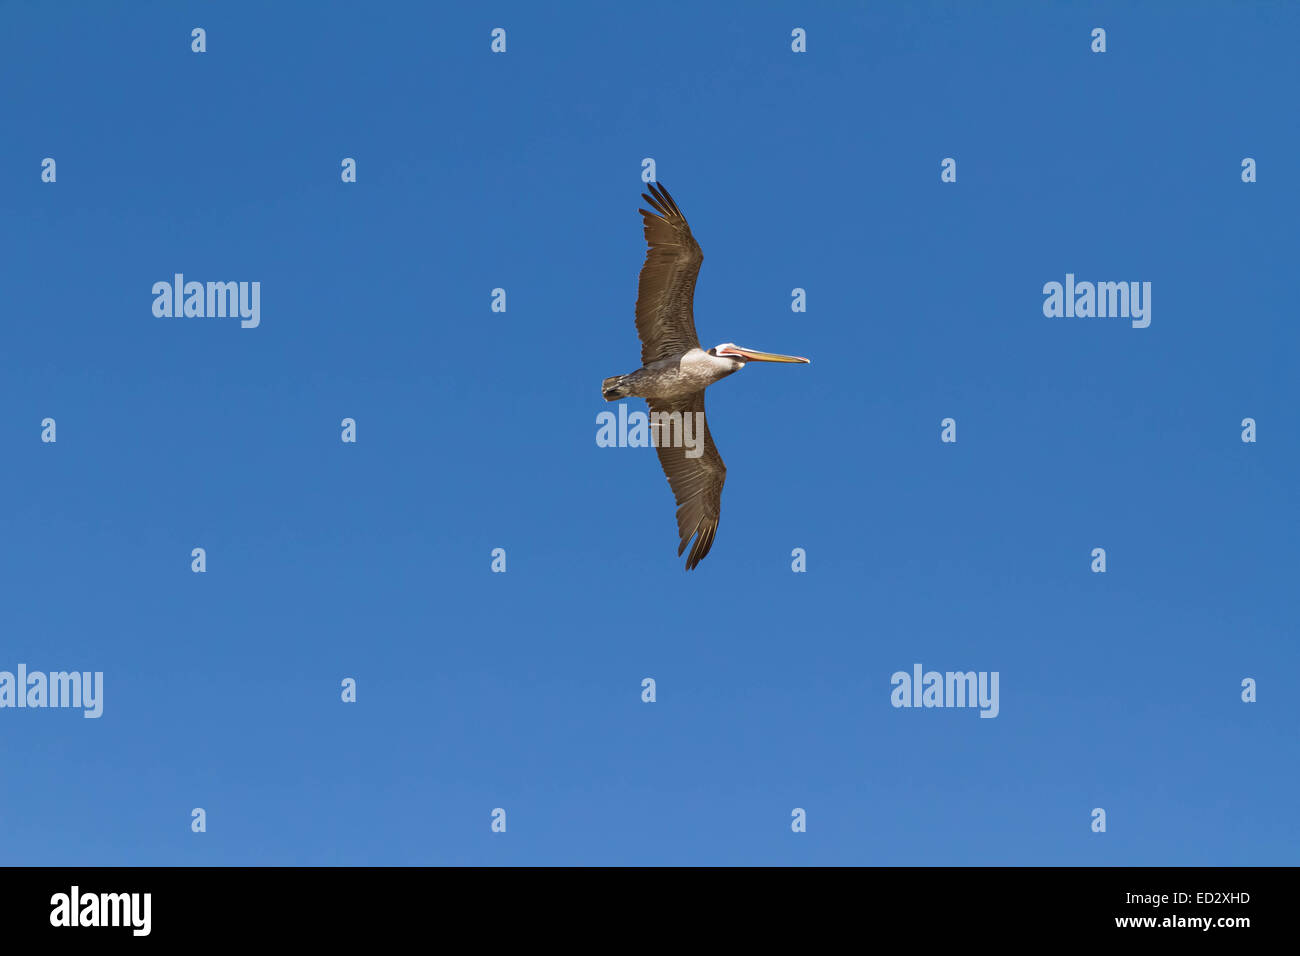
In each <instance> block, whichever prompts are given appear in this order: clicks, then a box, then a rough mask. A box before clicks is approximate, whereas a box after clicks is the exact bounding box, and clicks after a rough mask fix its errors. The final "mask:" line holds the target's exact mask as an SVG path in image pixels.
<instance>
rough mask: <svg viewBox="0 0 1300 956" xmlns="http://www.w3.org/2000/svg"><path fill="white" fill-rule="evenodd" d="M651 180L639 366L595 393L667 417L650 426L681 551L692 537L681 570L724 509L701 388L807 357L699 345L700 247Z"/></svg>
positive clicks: (689, 566) (702, 547) (694, 561)
mask: <svg viewBox="0 0 1300 956" xmlns="http://www.w3.org/2000/svg"><path fill="white" fill-rule="evenodd" d="M649 187H650V195H648V196H647V195H646V194H645V193H642V194H641V198H642V199H644V200H645V201H646V202H647V203H648V204H649V205H650V207H651V209H653V210H654V211H653V212H650V211H648V210H645V209H641V210H639V212H640V213H641V218H642V220H643V221H644V222H645V241H646V245H647V246H648V247H649V248H648V249H647V250H646V257H645V265H643V266H642V267H641V281H640V285H639V287H638V289H637V297H636V334H637V336H638V337H639V338H640V339H641V368H639V369H637V370H636V371H635V372H632V373H630V374H628V375H615V376H613V377H612V378H607V379H605V380H604V382H602V383H601V394H602V395H603V396H604V398H605V401H607V402H613V401H617V400H618V399H620V398H628V397H630V396H634V397H639V398H644V399H645V400H646V402H647V403H648V404H649V406H650V416H651V421H652V423H653V422H658V423H659V424H660V426H661V427H662V426H663V423H665V422H667V423H669V424H668V429H667V433H665V432H655V433H654V444H655V451H656V452H657V453H658V455H659V464H660V465H661V466H662V467H663V470H664V474H665V475H666V476H667V478H668V484H669V486H670V487H671V488H672V490H673V497H674V498H676V499H677V533H678V535H679V536H680V537H681V545H680V546H679V547H678V548H677V556H678V557H679V558H680V557H681V556H682V553H683V552H684V551H685V550H686V546H687V545H688V544H690V542H691V539H692V538H694V539H695V543H694V545H693V546H692V547H691V553H690V555H688V556H687V558H686V570H687V571H691V570H693V569H694V568H695V566H696V565H698V564H699V563H700V562H701V561H702V560H704V556H705V555H707V554H708V553H709V549H710V548H711V547H713V538H714V536H715V535H716V534H717V533H718V517H719V515H720V514H721V513H722V485H723V483H724V482H725V481H726V480H727V466H726V465H724V464H723V463H722V456H721V455H719V454H718V448H717V446H716V445H714V444H713V436H712V435H711V434H709V426H708V421H707V420H706V419H705V417H704V390H705V389H706V388H708V387H709V386H710V385H712V384H713V383H714V382H717V381H720V380H721V379H724V378H726V377H727V376H728V375H731V374H732V373H733V372H739V371H740V370H741V369H742V368H744V367H745V364H746V363H747V362H801V363H804V364H807V362H808V359H806V358H799V357H798V356H796V355H777V354H774V353H772V352H759V351H757V350H755V349H743V348H741V347H740V346H738V345H736V344H735V343H734V342H723V343H722V344H721V345H715V346H714V347H713V348H711V349H709V350H708V351H705V350H704V349H702V348H700V340H699V338H698V337H697V336H696V334H695V312H694V309H693V308H692V300H693V299H694V297H695V278H696V276H698V275H699V274H700V263H701V262H703V261H704V254H703V253H702V252H701V251H700V244H699V243H698V242H696V241H695V237H694V236H692V235H691V227H690V225H689V224H688V223H687V222H686V217H685V216H684V215H682V211H681V210H680V209H679V208H677V203H676V202H674V201H673V197H672V196H671V195H669V193H668V190H667V189H665V188H664V187H663V186H661V185H659V184H657V183H650V184H649ZM674 416H675V417H674ZM679 421H681V422H682V423H683V424H681V425H678V436H677V437H678V438H681V437H683V435H684V436H685V438H686V440H687V441H686V445H685V446H684V445H683V443H682V442H680V441H678V442H674V441H673V440H672V439H671V437H670V433H671V429H672V426H673V425H677V423H678V422H679ZM692 422H695V423H699V425H700V426H702V427H701V428H699V431H702V432H703V434H704V441H703V448H702V449H701V448H700V447H699V440H698V432H697V435H696V440H695V442H694V445H695V447H694V450H693V453H692V448H691V447H690V440H689V439H690V430H691V425H692Z"/></svg>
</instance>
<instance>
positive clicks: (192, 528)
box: [0, 2, 1300, 865]
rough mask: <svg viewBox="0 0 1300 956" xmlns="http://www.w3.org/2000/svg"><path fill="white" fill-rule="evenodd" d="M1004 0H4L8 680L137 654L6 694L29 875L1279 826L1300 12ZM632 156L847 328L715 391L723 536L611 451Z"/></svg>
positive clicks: (632, 245)
mask: <svg viewBox="0 0 1300 956" xmlns="http://www.w3.org/2000/svg"><path fill="white" fill-rule="evenodd" d="M994 6H995V9H994V10H987V9H983V5H980V8H978V9H977V8H976V5H974V4H964V3H961V4H956V3H955V4H944V5H929V4H919V3H908V4H906V5H904V4H885V3H878V4H853V5H850V4H847V3H843V4H821V5H810V4H808V3H803V2H801V3H798V4H793V3H791V4H764V5H752V6H751V5H745V6H744V7H743V8H742V7H739V6H728V7H725V8H724V7H723V6H722V5H714V4H699V3H661V4H658V5H656V6H654V7H653V8H647V7H645V6H643V5H627V4H619V5H608V4H595V3H593V4H589V5H581V6H578V5H574V4H558V5H552V4H547V5H540V6H539V5H538V4H535V3H518V4H508V3H499V4H493V5H490V6H489V7H482V6H481V5H471V4H460V5H448V4H437V5H434V4H424V3H410V4H374V5H366V4H353V3H348V4H324V5H313V6H312V7H311V9H310V10H309V11H307V10H303V9H293V10H291V9H290V5H288V4H265V3H260V2H259V3H221V4H210V3H163V2H157V3H119V4H99V3H95V4H91V3H85V4H57V5H56V4H44V3H9V4H6V5H5V6H4V7H3V8H0V89H2V90H3V94H4V95H3V97H2V98H0V129H2V130H3V134H2V136H0V184H2V185H0V253H2V254H3V262H4V267H3V288H4V293H5V308H4V315H5V320H4V328H3V339H2V342H3V346H2V347H0V412H2V414H0V443H2V444H3V447H4V449H5V451H6V456H5V460H4V467H3V469H0V490H2V492H3V500H4V505H3V508H2V509H0V542H3V544H2V546H0V608H2V611H0V613H2V615H3V617H2V620H0V624H2V626H0V669H5V670H13V669H14V668H16V666H17V665H18V664H19V663H23V664H26V665H27V667H28V668H29V669H31V670H42V671H52V670H62V669H76V670H91V671H103V672H104V683H105V689H104V694H105V701H104V714H103V716H102V717H101V718H100V719H98V720H87V719H83V718H82V717H81V715H80V713H79V712H76V711H68V710H50V709H47V710H0V744H2V748H3V758H4V780H5V783H4V786H3V787H2V788H0V824H2V825H3V829H4V832H5V839H4V851H3V854H2V856H3V861H4V862H5V863H13V864H181V865H185V864H313V865H314V864H471V865H478V864H523V865H532V864H550V863H557V864H665V863H666V864H760V863H775V864H876V863H879V864H981V863H992V864H1097V865H1111V864H1255V863H1272V864H1294V863H1296V862H1297V837H1298V834H1297V829H1298V827H1297V823H1296V813H1295V808H1296V805H1297V799H1298V797H1300V793H1298V792H1297V791H1298V789H1300V787H1298V782H1300V778H1298V773H1297V737H1296V727H1297V722H1298V720H1297V719H1298V718H1300V709H1298V707H1297V690H1298V689H1300V688H1298V687H1297V682H1298V679H1300V678H1298V675H1300V655H1298V654H1297V649H1296V648H1297V617H1298V614H1297V612H1298V611H1300V598H1298V595H1300V588H1297V579H1298V578H1300V543H1298V542H1297V534H1296V531H1297V526H1298V522H1300V507H1298V505H1297V491H1296V481H1295V475H1296V471H1297V467H1298V466H1300V385H1298V384H1297V378H1296V374H1295V369H1296V363H1297V356H1298V355H1300V331H1297V329H1298V326H1297V317H1296V314H1295V301H1296V297H1295V291H1294V282H1295V278H1294V273H1295V269H1294V259H1295V249H1296V246H1295V223H1296V222H1297V220H1298V219H1300V208H1297V206H1298V203H1297V191H1296V187H1295V183H1296V179H1295V169H1294V164H1295V162H1296V157H1297V156H1300V138H1298V136H1297V132H1296V124H1295V122H1294V115H1293V113H1294V109H1293V106H1294V103H1293V100H1294V94H1295V91H1296V89H1297V88H1300V67H1298V66H1297V61H1296V58H1295V48H1296V43H1297V37H1298V36H1300V8H1297V7H1296V6H1295V5H1293V4H1268V5H1259V6H1258V7H1257V8H1252V7H1248V6H1246V5H1229V4H1226V3H1224V4H1197V5H1185V4H1173V3H1168V4H1154V3H1148V4H1143V5H1140V6H1139V7H1138V8H1137V9H1133V7H1134V5H1133V4H1129V3H1111V4H1106V3H1089V4H1077V5H1070V6H1067V5H1062V4H1039V3H1023V4H1014V5H1013V4H1009V3H1008V4H997V5H994ZM1098 26H1100V27H1104V28H1105V29H1106V30H1107V46H1108V51H1107V52H1106V53H1105V54H1094V53H1092V52H1091V51H1090V49H1089V47H1090V32H1091V30H1092V29H1093V28H1094V27H1098ZM194 27H203V28H205V29H206V31H207V47H208V49H207V52H206V53H203V54H195V53H192V52H191V50H190V31H191V29H192V28H194ZM494 27H503V28H505V29H506V30H507V52H506V53H505V54H504V55H493V54H492V53H491V52H490V50H489V44H490V36H489V34H490V31H491V30H492V28H494ZM795 27H802V28H804V29H806V30H807V31H808V52H807V53H805V54H795V53H792V52H791V50H790V31H791V30H792V29H793V28H795ZM1247 156H1249V157H1253V158H1255V159H1256V160H1257V162H1258V177H1259V181H1258V182H1257V183H1254V184H1244V183H1242V182H1241V177H1240V164H1241V160H1242V158H1243V157H1247ZM45 157H52V158H54V159H55V160H56V162H57V182H55V183H54V184H47V183H42V182H41V181H40V163H41V160H42V159H43V158H45ZM343 157H354V158H355V159H356V160H357V164H358V182H357V183H355V184H344V183H342V182H340V175H339V174H340V161H341V160H342V158H343ZM645 157H653V158H654V159H655V160H656V163H657V173H658V178H659V179H660V180H661V181H662V182H664V183H665V184H666V185H667V186H668V187H669V188H670V189H671V190H672V192H673V194H674V196H675V197H676V199H677V200H678V202H679V203H680V204H681V206H682V208H683V209H684V210H685V212H686V214H687V216H688V217H689V218H690V221H691V223H692V226H693V228H694V231H695V235H696V237H697V238H698V240H699V241H700V243H701V244H702V246H703V248H704V252H705V263H704V267H703V270H702V272H701V275H700V281H699V287H698V292H697V295H696V317H697V324H698V327H699V331H700V337H701V339H702V340H704V342H705V343H706V345H712V344H714V343H717V342H723V341H734V342H738V343H740V344H741V345H747V346H753V347H756V348H759V349H766V350H774V351H783V352H792V353H796V354H799V355H806V356H809V357H811V358H812V364H811V365H809V366H798V367H793V366H750V367H748V368H746V369H745V370H744V371H743V372H741V373H740V374H739V375H736V376H734V377H732V378H730V379H728V380H727V381H725V382H723V383H721V384H719V385H717V386H716V387H714V388H713V389H711V390H710V392H709V416H710V424H711V427H712V430H713V433H714V436H715V438H716V439H717V442H718V445H719V447H720V450H721V452H722V455H723V457H724V458H725V460H726V463H727V465H728V468H729V480H728V483H727V487H726V491H725V494H724V497H723V510H722V524H721V528H720V530H719V534H718V539H717V542H716V544H715V545H714V548H713V552H712V554H710V556H709V557H708V558H707V559H706V560H705V561H704V563H703V564H702V565H701V566H700V568H699V569H698V570H696V571H694V572H691V573H690V574H687V573H685V572H684V571H683V569H682V563H683V562H682V561H681V560H680V559H678V558H677V557H676V556H675V551H676V544H677V541H676V532H675V527H674V522H673V503H672V500H671V498H670V495H669V491H668V488H667V486H666V483H665V481H664V478H663V476H662V474H661V472H660V470H659V467H658V464H657V462H656V460H655V457H654V453H653V452H652V451H650V450H648V449H628V448H624V449H608V448H598V447H597V446H596V443H595V434H596V415H597V414H598V413H599V412H600V411H602V410H604V409H605V408H607V407H609V406H606V405H605V403H603V402H602V401H601V399H600V394H599V385H600V380H601V379H602V378H604V377H605V376H608V375H614V374H618V373H623V372H627V371H631V370H632V369H633V368H635V367H636V365H637V359H638V355H639V352H638V345H637V341H636V338H635V332H634V328H633V302H634V298H635V292H636V281H637V273H638V270H639V268H640V266H641V262H642V258H643V254H644V250H643V241H642V236H641V227H640V219H639V216H638V215H637V211H636V210H637V207H638V206H639V205H643V203H642V202H641V200H640V198H639V193H640V192H641V189H642V184H641V181H640V170H641V160H642V159H643V158H645ZM944 157H953V158H955V159H956V160H957V163H958V181H957V182H956V183H955V184H945V183H941V182H940V179H939V172H940V161H941V160H942V159H943V158H944ZM176 272H182V273H184V274H185V275H186V276H187V278H190V279H197V280H200V281H208V280H213V281H216V280H221V281H226V280H244V281H259V282H260V283H261V290H262V292H261V325H260V327H259V328H257V329H241V328H240V327H239V324H238V322H237V321H234V320H229V319H165V318H155V317H154V315H153V314H152V310H151V305H152V301H153V297H152V294H151V291H150V290H151V287H152V285H153V283H155V282H157V281H160V280H170V279H171V277H172V275H173V274H174V273H176ZM1066 273H1074V274H1076V276H1078V277H1079V278H1080V279H1081V280H1082V279H1091V280H1106V281H1111V280H1114V281H1119V280H1123V281H1130V280H1131V281H1149V282H1151V283H1152V286H1153V294H1152V297H1153V302H1152V305H1153V313H1152V323H1151V326H1150V327H1149V328H1147V329H1141V330H1139V329H1133V328H1131V327H1130V326H1129V323H1128V322H1126V321H1123V320H1115V319H1092V320H1089V319H1049V318H1045V317H1044V315H1043V312H1042V304H1043V294H1042V287H1043V284H1044V283H1046V282H1050V281H1063V280H1064V277H1065V275H1066ZM496 287H503V288H505V289H506V290H507V309H508V311H507V312H505V313H504V314H501V313H494V312H492V311H491V310H490V302H491V290H492V289H493V288H496ZM795 287H801V288H805V289H806V290H807V296H808V300H807V301H808V311H807V312H806V313H804V314H795V313H793V312H792V311H791V309H790V294H791V290H792V289H793V288H795ZM633 405H634V406H639V405H640V403H639V402H634V403H633ZM46 417H52V418H54V419H55V420H56V421H57V438H58V440H57V443H55V444H45V443H42V442H41V440H40V422H41V420H42V419H44V418H46ZM345 417H351V418H354V419H355V420H356V422H357V426H358V441H357V443H356V444H355V445H349V444H344V443H342V442H341V441H340V437H339V435H340V427H339V425H340V421H341V420H342V419H343V418H345ZM945 417H953V418H955V419H956V421H957V427H958V441H957V443H956V444H943V443H941V442H940V440H939V438H940V434H939V433H940V428H939V423H940V421H941V420H942V419H943V418H945ZM1245 417H1252V418H1254V419H1256V421H1257V422H1258V436H1259V440H1258V442H1257V443H1255V444H1244V443H1243V442H1242V441H1241V440H1240V433H1241V425H1240V422H1241V420H1242V419H1243V418H1245ZM195 547H203V548H205V549H206V551H207V562H208V570H207V571H206V573H204V574H194V573H192V572H191V570H190V561H191V558H190V552H191V549H192V548H195ZM497 547H501V548H505V549H506V552H507V562H508V563H507V567H508V570H507V572H506V573H505V574H493V573H491V571H490V569H489V568H490V560H491V558H490V553H491V551H492V549H493V548H497ZM796 547H799V548H804V549H806V551H807V555H808V571H807V572H806V573H802V574H796V573H793V572H792V571H791V568H790V562H791V557H790V553H791V551H792V549H794V548H796ZM1096 547H1103V548H1105V549H1106V552H1107V567H1108V569H1107V572H1106V573H1105V574H1094V573H1091V572H1090V570H1089V564H1090V561H1091V558H1090V553H1091V551H1092V549H1093V548H1096ZM915 663H921V664H923V665H924V667H925V668H926V669H936V670H940V671H947V670H976V671H997V672H998V673H999V674H1000V714H999V716H998V717H997V718H996V719H992V720H989V719H979V717H978V716H977V712H976V711H974V710H969V709H966V710H960V709H929V710H926V709H920V710H907V709H895V708H893V707H891V706H890V691H891V686H890V675H891V674H893V673H894V672H895V671H898V670H906V671H910V670H911V668H912V666H913V664H915ZM344 677H353V678H355V679H356V680H357V682H358V698H359V699H358V701H357V703H355V704H344V703H342V702H341V701H340V699H339V698H340V686H339V685H340V681H341V680H342V679H343V678H344ZM643 677H653V678H654V679H655V680H656V681H657V695H658V700H657V701H656V702H655V703H653V704H646V703H643V702H642V701H641V697H640V694H641V680H642V678H643ZM1246 677H1251V678H1254V679H1255V680H1257V681H1258V688H1259V689H1258V695H1259V700H1258V702H1257V703H1254V704H1246V703H1243V702H1242V701H1241V700H1240V694H1241V686H1240V685H1241V681H1242V679H1243V678H1246ZM195 807H202V808H204V809H205V810H206V812H207V827H208V830H207V832H206V833H203V834H195V833H192V832H191V830H190V811H191V809H192V808H195ZM496 807H503V808H505V809H506V811H507V821H508V823H507V826H508V829H507V832H506V833H505V834H504V835H500V834H493V833H491V832H490V822H491V821H490V813H491V811H492V810H493V808H496ZM795 807H802V808H804V809H805V810H806V811H807V814H808V831H807V832H806V833H803V834H795V833H792V832H791V829H790V819H791V818H790V813H791V810H792V809H793V808H795ZM1094 807H1103V808H1105V810H1106V812H1107V814H1108V819H1107V832H1106V833H1105V834H1104V835H1099V834H1094V833H1092V832H1091V830H1090V822H1091V817H1090V812H1091V810H1092V809H1093V808H1094Z"/></svg>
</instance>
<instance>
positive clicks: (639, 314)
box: [636, 183, 704, 365]
mask: <svg viewBox="0 0 1300 956" xmlns="http://www.w3.org/2000/svg"><path fill="white" fill-rule="evenodd" d="M649 188H650V195H646V194H645V193H642V194H641V198H642V199H644V200H645V201H646V202H647V203H649V204H650V207H651V208H652V209H653V210H654V212H649V211H647V210H645V209H642V210H639V211H640V213H641V218H642V219H643V220H644V221H645V241H646V245H647V246H649V249H648V250H647V251H646V257H645V265H643V266H642V267H641V282H640V285H639V286H638V288H637V296H636V334H637V335H638V336H640V338H641V364H642V365H649V364H650V363H651V362H657V361H659V360H660V359H665V358H672V357H674V356H677V355H681V354H682V353H683V352H687V351H689V350H690V349H693V348H699V346H700V340H699V338H697V337H696V335H695V311H694V309H693V308H692V303H693V301H694V299H695V279H696V277H697V276H698V275H699V274H700V263H701V262H703V261H704V253H703V252H701V251H700V244H699V243H698V242H696V241H695V237H694V236H692V235H691V227H690V226H689V225H688V224H687V222H686V217H685V216H683V215H682V211H681V210H680V209H678V208H677V203H675V202H674V201H673V197H672V196H670V195H668V190H666V189H664V187H663V186H660V185H659V184H658V183H650V184H649Z"/></svg>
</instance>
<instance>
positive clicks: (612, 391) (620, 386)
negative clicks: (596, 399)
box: [600, 375, 632, 402]
mask: <svg viewBox="0 0 1300 956" xmlns="http://www.w3.org/2000/svg"><path fill="white" fill-rule="evenodd" d="M627 379H628V376H626V375H615V376H612V377H611V378H607V379H605V381H603V382H601V383H600V394H601V395H603V396H605V401H607V402H612V401H614V400H615V399H619V398H627V397H628V396H629V395H631V394H632V387H631V385H629V384H628V381H627Z"/></svg>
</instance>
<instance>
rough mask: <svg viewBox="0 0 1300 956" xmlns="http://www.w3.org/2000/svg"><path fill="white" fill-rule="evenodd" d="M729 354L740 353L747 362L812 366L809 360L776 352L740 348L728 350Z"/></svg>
mask: <svg viewBox="0 0 1300 956" xmlns="http://www.w3.org/2000/svg"><path fill="white" fill-rule="evenodd" d="M728 351H729V352H739V353H740V354H741V355H743V356H744V357H745V361H747V362H800V363H802V364H804V365H808V364H810V363H809V361H808V359H806V358H800V357H799V356H797V355H777V354H776V353H775V352H755V351H754V350H753V349H742V348H741V347H740V346H735V347H734V348H731V349H728Z"/></svg>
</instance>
